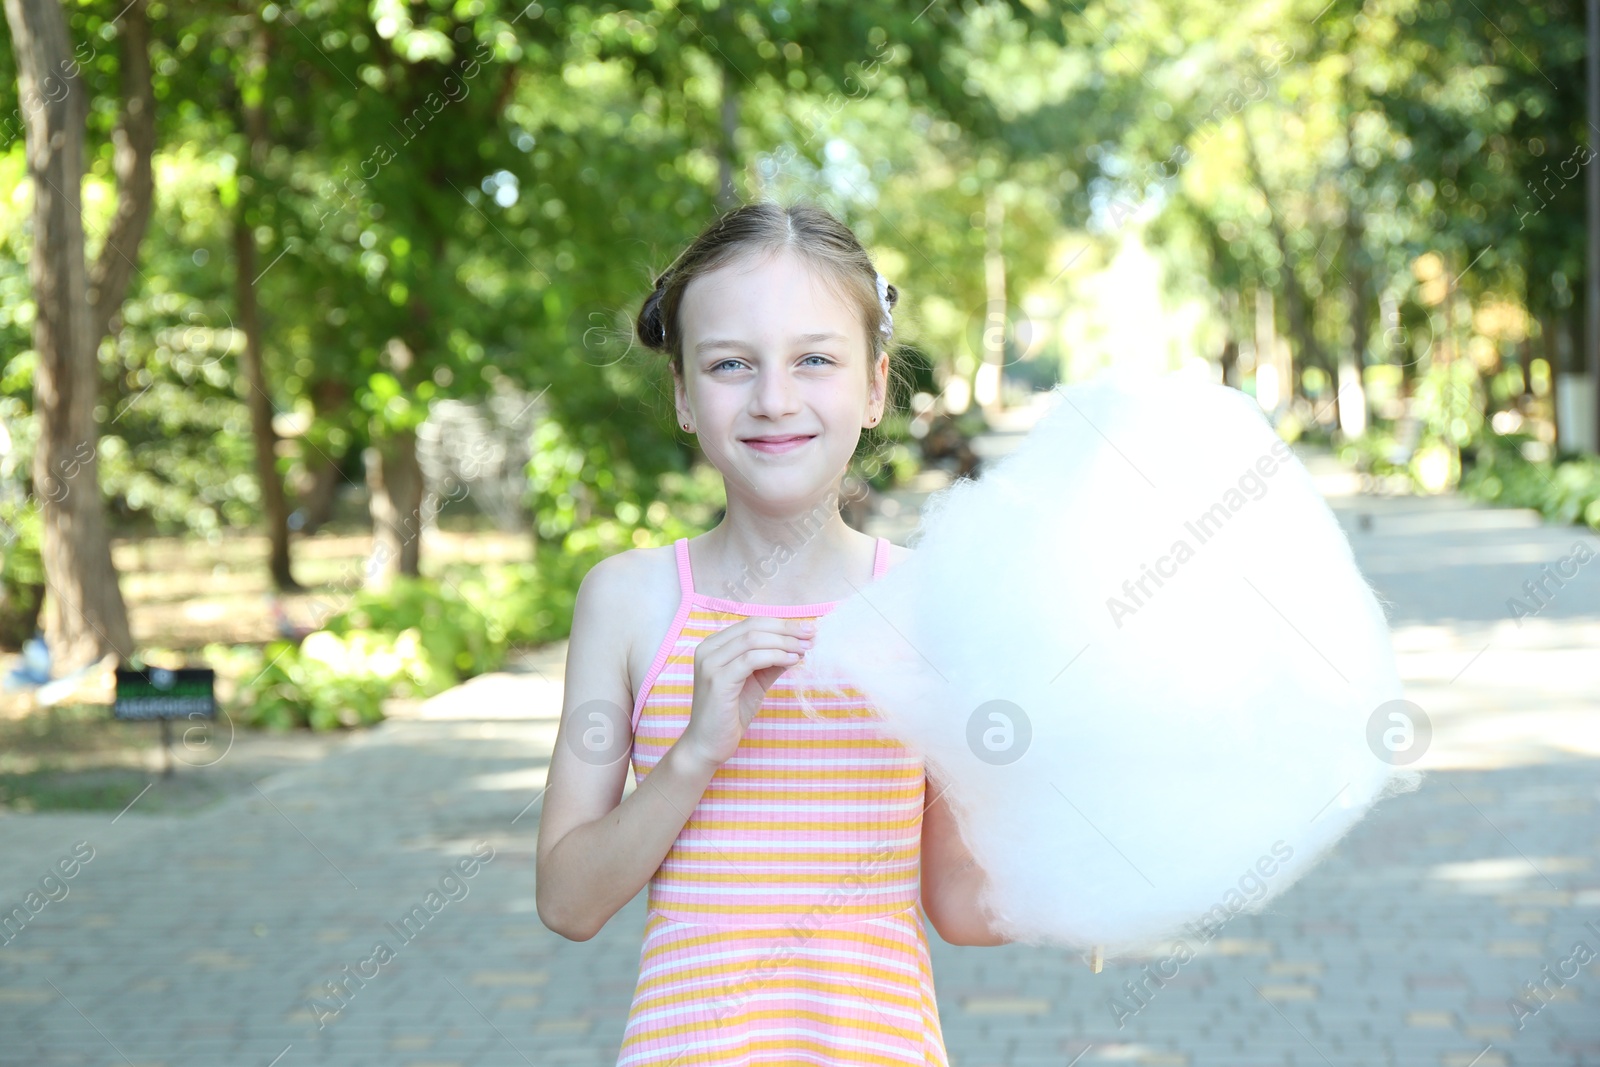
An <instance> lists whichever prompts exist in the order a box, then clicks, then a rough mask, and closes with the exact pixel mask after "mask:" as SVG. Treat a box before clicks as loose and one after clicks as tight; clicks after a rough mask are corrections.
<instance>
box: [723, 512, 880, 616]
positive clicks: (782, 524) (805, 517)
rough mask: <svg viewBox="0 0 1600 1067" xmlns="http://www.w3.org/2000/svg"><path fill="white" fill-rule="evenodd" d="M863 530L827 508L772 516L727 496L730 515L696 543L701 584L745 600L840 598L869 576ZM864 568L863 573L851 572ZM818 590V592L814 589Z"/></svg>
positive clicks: (805, 601) (786, 601) (800, 601)
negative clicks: (863, 562)
mask: <svg viewBox="0 0 1600 1067" xmlns="http://www.w3.org/2000/svg"><path fill="white" fill-rule="evenodd" d="M864 539H866V535H865V534H861V533H858V532H856V531H855V530H852V529H851V528H850V527H849V526H847V525H845V522H844V519H843V518H841V517H840V515H839V510H838V503H837V497H832V498H830V499H829V501H828V504H827V506H826V507H820V506H819V507H817V508H813V509H807V510H805V511H802V512H798V513H786V514H783V515H776V514H771V513H762V512H758V511H755V510H753V509H750V508H747V507H743V506H741V505H740V503H739V501H737V500H736V499H734V498H730V499H729V501H728V510H727V515H726V516H725V517H724V518H723V520H722V522H720V523H719V524H718V525H717V527H716V528H715V529H713V530H711V531H710V532H709V533H707V534H706V535H705V536H704V537H703V538H701V539H700V541H699V543H698V544H696V546H695V551H696V559H697V567H698V568H699V569H698V570H697V572H696V573H697V575H699V574H700V573H701V572H704V576H703V577H701V578H700V581H699V584H700V588H701V589H703V590H705V592H706V593H707V594H708V595H710V596H716V597H722V598H724V599H728V600H738V601H743V602H747V603H766V604H811V603H822V602H827V601H833V600H842V599H844V597H846V596H848V595H849V594H850V592H851V591H852V590H853V589H854V587H856V586H859V585H860V584H861V583H862V582H863V581H865V580H866V579H867V578H869V577H870V575H871V570H872V568H871V563H870V558H869V562H868V563H867V564H865V566H862V565H860V563H859V561H860V559H861V557H862V551H861V542H862V540H864ZM857 571H861V573H859V574H858V573H856V572H857ZM819 593H820V594H822V595H818V594H819Z"/></svg>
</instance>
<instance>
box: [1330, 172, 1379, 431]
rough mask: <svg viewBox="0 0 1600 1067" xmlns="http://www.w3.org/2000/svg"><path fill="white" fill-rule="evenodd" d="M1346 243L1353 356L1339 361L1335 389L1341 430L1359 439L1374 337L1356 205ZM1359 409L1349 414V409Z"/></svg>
mask: <svg viewBox="0 0 1600 1067" xmlns="http://www.w3.org/2000/svg"><path fill="white" fill-rule="evenodd" d="M1345 212H1346V214H1345V223H1344V242H1345V248H1346V249H1347V251H1348V255H1349V263H1348V269H1349V272H1350V277H1349V282H1350V354H1349V358H1348V359H1345V358H1341V359H1340V360H1339V370H1338V374H1337V379H1336V381H1335V382H1334V388H1335V389H1336V390H1337V394H1336V395H1337V396H1338V398H1339V399H1338V403H1339V423H1338V425H1339V428H1340V429H1341V430H1342V431H1343V432H1344V433H1345V434H1347V435H1349V436H1352V437H1356V436H1360V434H1361V433H1362V432H1363V431H1364V430H1366V428H1367V421H1368V420H1367V388H1366V366H1367V338H1368V337H1370V336H1371V335H1372V295H1371V284H1370V279H1369V277H1368V272H1367V265H1366V263H1365V262H1364V261H1363V259H1362V255H1361V246H1362V243H1363V240H1364V236H1365V234H1364V226H1363V220H1362V217H1361V209H1360V208H1358V207H1357V206H1356V205H1355V204H1354V203H1348V204H1347V205H1346V207H1345ZM1347 405H1348V406H1350V407H1354V408H1356V410H1355V411H1349V410H1346V406H1347Z"/></svg>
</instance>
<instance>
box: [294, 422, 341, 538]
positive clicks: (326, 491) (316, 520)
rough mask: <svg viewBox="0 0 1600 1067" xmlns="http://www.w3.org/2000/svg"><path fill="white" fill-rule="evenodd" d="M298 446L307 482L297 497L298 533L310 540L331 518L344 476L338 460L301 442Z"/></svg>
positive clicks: (306, 442) (303, 441)
mask: <svg viewBox="0 0 1600 1067" xmlns="http://www.w3.org/2000/svg"><path fill="white" fill-rule="evenodd" d="M301 443H302V445H303V446H304V447H303V449H302V452H301V455H302V459H303V462H304V464H305V470H306V480H305V482H304V483H303V484H302V486H301V489H300V492H299V493H297V494H296V496H297V497H298V499H299V501H300V518H301V522H300V533H301V534H302V535H303V536H306V537H310V536H311V535H312V534H314V533H316V532H317V531H318V530H319V529H321V528H322V527H323V525H324V524H325V523H327V521H328V520H329V519H331V518H333V505H334V501H335V497H336V494H337V493H338V491H339V483H340V482H341V481H343V479H344V475H343V474H342V473H341V472H340V470H339V466H340V463H339V459H338V458H337V457H335V456H330V455H328V454H327V453H325V452H322V451H319V450H317V449H314V448H312V447H311V446H310V442H308V441H306V440H305V439H304V438H302V439H301Z"/></svg>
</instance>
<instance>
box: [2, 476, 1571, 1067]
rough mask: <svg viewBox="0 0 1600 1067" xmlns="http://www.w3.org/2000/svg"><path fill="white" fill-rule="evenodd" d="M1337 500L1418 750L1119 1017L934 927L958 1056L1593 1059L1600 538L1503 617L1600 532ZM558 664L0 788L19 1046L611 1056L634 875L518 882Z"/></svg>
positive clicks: (1101, 991) (387, 1056)
mask: <svg viewBox="0 0 1600 1067" xmlns="http://www.w3.org/2000/svg"><path fill="white" fill-rule="evenodd" d="M1316 469H1318V470H1322V471H1325V472H1326V473H1328V474H1329V477H1330V480H1329V482H1328V486H1329V491H1330V492H1337V491H1339V490H1340V489H1341V486H1340V485H1339V484H1338V482H1339V477H1338V473H1337V471H1336V470H1329V469H1328V468H1327V465H1326V464H1320V465H1318V466H1317V468H1316ZM1332 502H1333V503H1334V504H1335V505H1336V508H1337V509H1338V511H1339V514H1340V516H1341V519H1342V520H1343V521H1344V522H1345V523H1346V525H1347V529H1349V530H1350V531H1351V536H1352V540H1353V543H1354V545H1355V547H1356V550H1357V553H1358V556H1359V558H1360V561H1361V564H1362V566H1363V568H1364V570H1365V572H1366V573H1367V574H1368V575H1369V577H1370V578H1371V580H1372V581H1373V583H1374V584H1375V585H1376V586H1377V587H1378V589H1379V591H1380V592H1381V594H1382V595H1383V596H1384V597H1385V598H1387V599H1388V600H1390V601H1391V602H1392V603H1393V608H1392V612H1393V619H1394V623H1395V628H1396V640H1397V643H1398V645H1399V648H1400V650H1401V655H1402V667H1403V672H1404V675H1405V677H1406V679H1407V685H1408V695H1409V696H1410V697H1411V699H1413V700H1414V701H1416V702H1417V703H1418V704H1420V705H1421V706H1422V707H1423V708H1424V709H1425V710H1426V711H1427V712H1428V714H1429V715H1430V716H1431V718H1432V720H1433V724H1434V728H1435V738H1434V742H1433V747H1432V748H1431V749H1430V751H1429V754H1428V756H1427V757H1426V758H1425V760H1424V764H1423V765H1424V766H1426V767H1428V768H1430V769H1431V770H1432V772H1433V773H1432V774H1431V775H1430V776H1429V778H1428V780H1427V782H1426V784H1425V785H1424V786H1423V788H1422V789H1421V790H1419V791H1418V792H1416V793H1413V794H1409V795H1406V796H1403V797H1400V798H1397V799H1395V800H1393V801H1391V802H1389V803H1388V804H1387V805H1386V806H1384V807H1382V808H1380V809H1379V810H1378V811H1376V812H1375V813H1374V814H1373V815H1372V816H1370V817H1369V818H1368V819H1367V820H1365V821H1364V822H1363V823H1362V824H1361V825H1360V826H1358V828H1357V829H1356V830H1355V831H1354V832H1353V833H1352V835H1351V836H1350V837H1349V838H1348V839H1347V840H1346V841H1345V842H1344V843H1342V844H1341V846H1340V847H1339V848H1338V850H1337V851H1336V853H1335V854H1334V855H1333V856H1332V857H1330V858H1329V859H1328V860H1327V861H1326V862H1324V863H1323V865H1322V866H1320V867H1319V868H1318V869H1317V870H1316V871H1314V872H1313V873H1312V874H1310V875H1309V876H1307V877H1306V878H1305V879H1304V880H1303V881H1302V882H1300V883H1299V884H1297V885H1296V886H1295V887H1294V888H1293V889H1292V890H1290V891H1289V892H1288V893H1287V894H1285V896H1284V897H1282V898H1281V900H1280V902H1279V903H1278V905H1277V906H1276V907H1275V908H1274V909H1273V910H1272V911H1271V912H1270V913H1269V914H1267V915H1265V916H1260V917H1240V918H1238V919H1235V920H1234V921H1233V922H1232V923H1230V924H1229V926H1228V927H1227V928H1226V929H1225V930H1224V932H1223V935H1222V936H1221V937H1219V938H1218V939H1217V940H1215V941H1213V942H1212V943H1210V944H1209V945H1207V946H1205V947H1204V950H1203V952H1202V954H1201V955H1200V956H1199V957H1197V958H1196V959H1194V960H1193V961H1192V962H1190V963H1188V964H1187V965H1185V966H1184V967H1183V968H1182V969H1181V971H1180V972H1179V974H1178V976H1177V977H1176V978H1174V979H1172V980H1171V981H1169V982H1168V983H1167V984H1166V985H1165V986H1164V987H1161V988H1159V989H1158V990H1157V991H1156V992H1155V994H1154V995H1153V996H1146V997H1145V1005H1144V1006H1143V1007H1142V1008H1140V1009H1139V1010H1138V1011H1137V1012H1136V1013H1135V1014H1133V1015H1132V1016H1131V1017H1130V1018H1127V1019H1125V1020H1124V1022H1125V1025H1123V1026H1121V1027H1119V1026H1118V1024H1117V1020H1116V1018H1115V1014H1114V1011H1113V1008H1112V1005H1111V999H1112V998H1113V997H1120V999H1121V1000H1122V1001H1123V1002H1124V1005H1125V1006H1127V1007H1132V1006H1134V1004H1135V1002H1134V1001H1132V1000H1131V998H1129V997H1128V996H1127V994H1126V991H1125V989H1124V985H1123V984H1124V982H1129V981H1133V980H1136V979H1139V978H1141V977H1142V975H1141V973H1140V971H1139V968H1138V967H1136V966H1135V965H1133V964H1124V963H1118V964H1110V965H1108V966H1107V967H1106V969H1105V970H1104V971H1103V972H1102V973H1101V974H1099V975H1094V974H1091V973H1089V971H1088V970H1087V968H1086V967H1085V966H1084V965H1083V964H1082V962H1081V961H1079V960H1078V959H1077V958H1069V957H1068V956H1067V955H1066V954H1064V953H1061V952H1055V951H1048V950H1039V949H1029V948H1022V947H1016V946H1005V947H1001V948H959V947H953V946H949V945H946V944H944V943H943V942H942V941H940V940H939V939H938V937H937V935H935V934H933V933H932V931H931V930H930V932H929V936H930V939H931V941H932V943H933V961H934V970H935V975H936V981H937V986H938V994H939V1006H940V1013H941V1018H942V1021H943V1026H944V1030H945V1035H946V1041H947V1045H948V1047H949V1049H950V1054H951V1062H952V1063H953V1064H955V1065H957V1067H989V1065H1000V1064H1010V1065H1034V1064H1038V1065H1045V1064H1049V1065H1055V1067H1067V1065H1068V1064H1072V1063H1080V1064H1084V1065H1089V1064H1101V1063H1105V1064H1112V1063H1137V1064H1184V1065H1193V1067H1200V1065H1217V1067H1250V1065H1254V1064H1297V1065H1298V1064H1330V1065H1337V1067H1346V1065H1349V1067H1358V1065H1359V1067H1370V1065H1376V1064H1394V1065H1401V1067H1413V1065H1424V1064H1425V1065H1435V1064H1438V1065H1446V1067H1451V1065H1454V1067H1494V1065H1506V1064H1515V1065H1555V1064H1585V1063H1589V1064H1595V1063H1600V870H1597V869H1596V860H1597V858H1600V835H1597V827H1600V655H1597V652H1600V561H1593V562H1590V563H1588V564H1587V565H1586V566H1584V567H1583V568H1582V569H1581V570H1580V572H1579V573H1578V575H1577V577H1575V578H1573V579H1572V580H1570V581H1568V582H1567V583H1566V584H1565V585H1564V586H1563V587H1562V588H1560V589H1559V590H1557V591H1556V593H1555V596H1554V598H1553V599H1552V600H1551V602H1550V603H1549V604H1548V606H1547V607H1545V608H1544V609H1543V610H1542V611H1541V612H1539V613H1538V614H1537V615H1536V616H1535V617H1533V618H1529V619H1524V620H1522V624H1521V625H1520V626H1518V625H1517V624H1516V623H1514V622H1513V621H1511V620H1510V618H1509V616H1508V614H1507V607H1506V602H1507V600H1508V598H1511V597H1514V596H1517V595H1519V593H1520V591H1521V586H1522V583H1523V582H1524V581H1525V580H1527V579H1529V578H1536V577H1537V576H1538V575H1539V572H1540V568H1541V567H1542V566H1544V565H1546V564H1553V563H1554V562H1555V561H1556V560H1558V559H1560V558H1561V557H1562V556H1565V555H1566V554H1567V553H1568V552H1569V551H1570V550H1571V547H1572V546H1573V544H1574V543H1575V542H1577V541H1578V540H1580V539H1586V540H1587V541H1588V543H1589V544H1590V545H1591V546H1596V547H1600V544H1597V539H1596V538H1595V537H1594V535H1593V534H1591V533H1587V532H1584V531H1582V530H1581V529H1579V528H1575V527H1574V528H1566V527H1550V526H1546V525H1543V524H1541V523H1540V522H1539V521H1538V520H1537V517H1536V516H1534V515H1532V514H1531V513H1528V512H1522V511H1502V510H1490V509H1483V508H1475V507H1470V506H1467V505H1465V504H1463V503H1461V502H1459V501H1455V500H1412V499H1370V498H1359V497H1338V496H1335V497H1333V498H1332ZM911 514H912V517H913V518H914V511H913V512H912V513H911ZM1363 514H1365V515H1366V516H1368V520H1370V521H1368V520H1363V519H1362V518H1361V516H1362V515H1363ZM902 517H903V516H902ZM885 532H890V531H889V530H887V529H886V531H885ZM559 664H560V654H559V649H556V650H552V652H551V654H548V655H547V656H546V657H545V659H544V660H543V662H542V665H541V667H540V669H541V670H542V671H543V672H544V675H543V676H540V675H537V674H532V675H526V676H523V677H522V678H520V679H518V678H507V677H505V676H501V677H498V678H491V679H487V680H482V681H480V682H479V683H476V685H475V686H474V687H473V688H470V689H468V690H465V691H464V692H462V693H457V694H456V695H455V697H454V698H451V699H441V700H439V701H437V702H435V703H434V704H433V705H430V706H429V707H427V708H424V709H422V711H423V713H424V714H425V715H426V716H428V717H422V718H414V719H405V720H391V721H390V722H388V723H385V724H384V725H383V726H382V727H380V728H378V729H374V730H371V731H369V732H366V733H364V734H360V735H357V736H355V737H353V738H351V739H350V740H349V741H347V742H345V743H344V744H342V745H339V746H338V747H337V748H336V749H335V750H334V752H333V754H332V755H330V756H328V757H327V758H325V759H322V760H320V761H319V762H315V763H312V764H310V765H308V766H305V767H301V768H297V769H294V770H290V771H286V772H281V773H277V774H274V775H272V776H270V777H267V778H265V779H263V780H261V781H259V782H258V783H257V785H256V786H255V787H252V788H251V789H249V790H248V791H247V792H246V793H245V794H244V795H242V796H239V797H236V798H235V799H233V800H231V801H228V802H226V803H224V804H222V805H221V806H219V807H215V808H212V809H209V810H207V811H205V812H202V813H200V814H198V815H193V816H187V817H182V816H171V815H159V814H153V813H144V812H141V805H140V804H139V803H135V804H134V805H133V807H132V808H131V810H129V811H127V812H126V813H125V814H122V815H120V816H117V817H115V818H113V817H112V816H110V815H34V816H13V817H6V818H0V856H3V863H0V907H4V908H5V909H9V908H11V907H12V906H14V905H17V904H21V903H23V901H24V898H25V895H26V894H28V893H29V892H30V891H31V890H40V891H41V896H40V897H38V898H35V903H36V904H37V903H38V901H40V900H44V899H45V893H44V891H45V890H48V895H49V896H54V897H56V898H57V899H54V900H51V901H50V902H48V903H46V904H44V906H43V907H42V909H41V910H39V912H38V914H36V915H34V916H33V917H32V918H31V920H30V921H28V922H27V924H26V925H25V926H23V927H21V929H18V930H14V931H10V932H7V933H6V934H4V935H0V940H3V939H4V938H5V937H9V938H10V940H9V942H8V943H5V944H3V945H0V1065H6V1067H11V1065H16V1067H36V1065H45V1064H51V1065H54V1064H61V1065H67V1064H85V1065H88V1064H96V1065H98V1064H122V1065H126V1064H134V1065H139V1067H147V1065H156V1064H166V1065H172V1067H176V1065H180V1064H182V1065H228V1067H271V1065H276V1067H309V1065H313V1064H340V1065H351V1067H354V1065H361V1064H374V1065H376V1064H382V1065H386V1067H426V1065H446V1064H457V1065H471V1067H490V1065H501V1064H505V1065H517V1064H536V1065H539V1067H544V1065H546V1064H593V1065H598V1067H610V1065H611V1064H613V1063H614V1062H615V1057H616V1050H617V1046H618V1043H619V1041H620V1037H621V1033H622V1027H623V1022H624V1018H625V1015H626V1012H627V1008H628V1002H629V997H630V994H631V992H632V988H633V983H634V979H635V976H636V974H637V966H638V950H639V942H640V934H641V928H642V923H643V919H644V911H643V903H644V902H643V894H641V895H640V897H639V898H637V899H635V900H634V902H633V903H632V904H630V905H629V906H628V907H627V908H626V909H624V910H623V912H621V913H620V914H618V915H617V916H616V917H615V918H614V919H613V920H612V921H611V922H610V923H609V924H608V925H607V926H606V928H605V929H604V930H603V931H602V932H601V933H600V934H599V935H598V936H597V937H595V938H594V939H593V940H591V941H588V942H584V943H573V942H569V941H565V940H563V939H562V938H561V937H559V936H557V935H555V934H552V933H550V932H548V931H546V930H545V929H544V928H543V927H542V926H541V925H540V923H539V921H538V918H537V915H536V914H535V911H534V892H533V843H534V834H535V831H536V828H537V820H538V808H537V807H536V806H535V807H530V806H529V805H530V803H531V802H532V801H533V800H534V799H535V798H536V797H537V795H538V793H539V790H540V788H541V786H542V784H543V779H544V766H545V760H546V758H547V755H548V753H549V750H550V746H551V742H552V740H553V738H554V734H555V718H554V716H555V714H556V712H557V708H558V704H559V692H560V682H559V676H558V672H559ZM486 714H490V715H492V714H502V715H505V716H507V718H504V719H502V720H486V719H483V718H481V716H483V715H486ZM225 759H226V757H225ZM185 773H199V772H195V771H186V772H185ZM156 788H160V787H159V786H157V787H156ZM79 842H83V844H78V843H79ZM75 849H76V851H75ZM91 850H92V854H91ZM491 850H492V851H491ZM85 857H89V858H87V861H86V862H85V861H84V858H85ZM485 857H487V858H485ZM58 863H59V864H63V865H64V866H63V867H62V868H60V869H61V870H70V871H72V876H71V877H70V878H63V879H61V880H59V881H55V880H50V881H46V879H47V877H48V876H49V875H50V874H51V872H52V871H56V870H57V864H58ZM458 864H464V867H458V866H457V865H458ZM463 870H465V871H470V872H471V873H470V876H468V875H466V874H463V873H461V872H462V871H463ZM452 875H453V876H452ZM41 883H44V884H43V887H42V889H41ZM63 890H65V895H64V896H63V895H62V893H63ZM430 894H436V895H434V896H432V897H431V898H430ZM407 916H410V917H411V918H410V921H409V925H407ZM13 934H14V936H13ZM380 942H381V943H383V944H385V945H386V946H387V950H386V953H385V954H379V955H377V956H375V955H374V948H375V946H376V945H377V944H378V943H380ZM1590 961H1594V962H1590ZM328 983H343V988H342V990H341V992H340V998H338V999H336V998H334V997H333V996H331V995H330V993H329V989H328ZM1529 983H1533V984H1535V985H1539V984H1542V986H1543V989H1542V990H1541V992H1540V994H1539V995H1538V996H1534V995H1531V994H1530V993H1529V991H1528V990H1529ZM341 999H342V1006H341V1003H340V1001H341ZM318 1000H320V1004H317V1003H314V1001H318ZM1513 1001H1516V1002H1518V1003H1519V1004H1521V1005H1522V1006H1521V1007H1517V1006H1516V1005H1515V1004H1513V1003H1512V1002H1513ZM319 1022H320V1024H321V1025H320V1026H319Z"/></svg>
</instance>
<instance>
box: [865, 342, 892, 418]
mask: <svg viewBox="0 0 1600 1067" xmlns="http://www.w3.org/2000/svg"><path fill="white" fill-rule="evenodd" d="M888 396H889V352H888V350H887V349H885V350H884V351H883V353H882V354H881V355H880V356H879V357H878V362H877V364H876V366H874V367H873V368H872V388H871V390H870V395H869V396H868V399H867V418H868V419H869V420H870V424H871V425H873V426H876V425H877V424H878V423H880V422H882V421H883V414H884V408H885V407H887V406H888ZM874 415H876V416H877V417H876V418H873V416H874Z"/></svg>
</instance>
